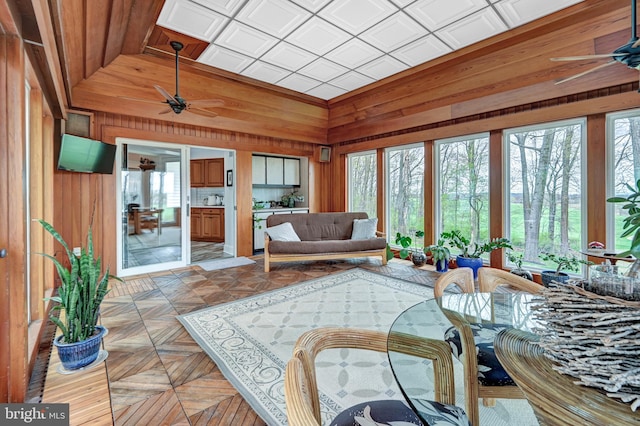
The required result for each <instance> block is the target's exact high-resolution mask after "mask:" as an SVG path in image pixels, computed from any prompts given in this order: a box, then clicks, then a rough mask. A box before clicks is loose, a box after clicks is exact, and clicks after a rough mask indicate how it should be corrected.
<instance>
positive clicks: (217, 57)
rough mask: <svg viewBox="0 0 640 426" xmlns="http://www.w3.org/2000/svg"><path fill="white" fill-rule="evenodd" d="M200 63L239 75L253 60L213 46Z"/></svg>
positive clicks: (206, 51)
mask: <svg viewBox="0 0 640 426" xmlns="http://www.w3.org/2000/svg"><path fill="white" fill-rule="evenodd" d="M198 62H201V63H203V64H207V65H211V66H212V67H216V68H221V69H223V70H227V71H231V72H236V73H239V72H241V71H242V70H244V69H245V68H246V67H247V66H248V65H249V64H251V63H252V62H253V59H252V58H249V57H248V56H244V55H241V54H240V53H237V52H234V51H231V50H228V49H224V48H222V47H219V46H216V45H215V44H212V45H210V46H209V47H208V48H207V50H205V51H204V53H203V54H202V56H200V58H198Z"/></svg>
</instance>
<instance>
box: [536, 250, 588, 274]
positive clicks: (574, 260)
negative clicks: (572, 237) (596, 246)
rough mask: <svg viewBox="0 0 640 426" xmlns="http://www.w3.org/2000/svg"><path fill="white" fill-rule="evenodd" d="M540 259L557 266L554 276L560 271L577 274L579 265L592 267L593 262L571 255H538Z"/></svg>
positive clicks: (545, 253) (544, 253)
mask: <svg viewBox="0 0 640 426" xmlns="http://www.w3.org/2000/svg"><path fill="white" fill-rule="evenodd" d="M540 259H542V260H544V261H545V262H552V263H555V264H556V265H557V267H556V272H555V274H556V275H560V272H561V271H563V270H564V271H570V272H578V271H579V270H580V265H593V262H590V261H588V260H582V259H580V258H578V257H575V256H573V255H562V256H561V255H558V254H555V253H547V252H543V253H540Z"/></svg>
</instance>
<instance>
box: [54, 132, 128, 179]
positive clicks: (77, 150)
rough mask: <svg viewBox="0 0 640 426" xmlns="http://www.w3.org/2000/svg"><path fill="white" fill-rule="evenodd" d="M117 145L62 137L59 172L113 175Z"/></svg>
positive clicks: (66, 136)
mask: <svg viewBox="0 0 640 426" xmlns="http://www.w3.org/2000/svg"><path fill="white" fill-rule="evenodd" d="M115 157H116V145H111V144H108V143H104V142H101V141H97V140H93V139H88V138H83V137H80V136H74V135H68V134H66V133H65V134H64V135H62V144H61V145H60V156H59V157H58V170H66V171H69V172H82V173H105V174H112V173H113V162H114V160H115Z"/></svg>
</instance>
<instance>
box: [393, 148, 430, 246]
mask: <svg viewBox="0 0 640 426" xmlns="http://www.w3.org/2000/svg"><path fill="white" fill-rule="evenodd" d="M387 176H388V187H387V188H388V190H387V217H388V218H389V232H388V236H389V241H390V242H391V243H393V242H394V238H395V235H396V233H397V232H400V233H401V234H403V235H408V236H410V237H412V238H414V236H415V231H417V230H419V231H423V230H424V146H423V145H422V144H421V145H420V146H416V145H414V146H411V147H406V148H394V149H389V150H388V151H387ZM414 239H415V238H414ZM422 243H423V241H419V244H422Z"/></svg>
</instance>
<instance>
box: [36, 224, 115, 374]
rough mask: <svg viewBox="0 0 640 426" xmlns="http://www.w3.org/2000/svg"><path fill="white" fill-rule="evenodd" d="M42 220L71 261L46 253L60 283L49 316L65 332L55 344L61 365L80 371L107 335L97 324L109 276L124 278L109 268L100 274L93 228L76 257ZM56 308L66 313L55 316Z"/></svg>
mask: <svg viewBox="0 0 640 426" xmlns="http://www.w3.org/2000/svg"><path fill="white" fill-rule="evenodd" d="M39 222H40V224H41V225H42V226H43V227H44V229H45V230H46V231H47V232H49V233H50V234H51V235H52V236H53V238H55V239H56V240H57V241H58V242H59V243H60V244H62V247H64V249H65V251H66V254H67V258H68V260H69V267H65V266H64V265H62V263H60V262H59V261H58V259H56V258H55V257H53V256H51V255H48V254H43V256H45V257H47V258H49V259H51V260H52V261H53V263H54V264H55V267H56V270H57V272H58V276H59V277H60V282H61V284H60V287H59V288H58V295H57V296H53V297H50V298H48V299H47V300H52V301H54V302H57V303H58V304H57V305H55V306H54V307H53V309H52V311H51V313H50V316H49V318H51V321H53V322H54V323H55V325H56V326H57V327H58V328H59V329H60V331H61V332H62V334H61V335H59V336H58V337H56V338H55V340H54V342H53V344H54V345H55V346H56V347H57V348H58V356H59V357H60V361H61V362H62V367H63V368H65V369H66V370H77V369H80V368H82V367H85V366H87V365H89V364H91V363H92V362H94V361H95V360H96V359H97V357H98V354H99V352H100V343H101V342H102V337H104V335H105V334H106V329H105V328H104V327H102V326H100V325H97V323H98V315H99V313H100V304H101V303H102V300H103V299H104V297H105V295H106V294H107V293H108V292H109V289H108V288H107V287H108V284H109V278H114V279H117V280H118V281H122V280H121V279H120V278H118V277H115V276H113V275H110V274H109V268H107V269H106V272H105V273H104V274H102V275H100V274H101V270H100V266H101V262H100V257H98V258H97V259H96V258H95V256H94V251H93V236H92V234H91V228H89V232H88V234H87V247H86V248H84V247H83V248H82V249H81V251H80V255H78V256H76V255H75V254H74V253H73V252H72V251H71V250H70V249H69V246H68V245H67V243H66V242H65V241H64V239H63V238H62V236H61V235H60V234H59V233H58V231H56V230H55V229H54V227H53V226H52V225H51V224H49V223H47V222H45V221H44V220H42V219H40V220H39ZM56 311H60V312H64V316H63V317H62V318H61V317H59V316H57V315H55V312H56Z"/></svg>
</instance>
